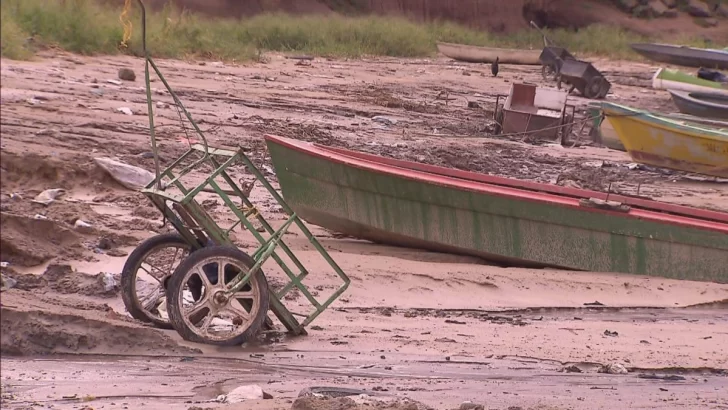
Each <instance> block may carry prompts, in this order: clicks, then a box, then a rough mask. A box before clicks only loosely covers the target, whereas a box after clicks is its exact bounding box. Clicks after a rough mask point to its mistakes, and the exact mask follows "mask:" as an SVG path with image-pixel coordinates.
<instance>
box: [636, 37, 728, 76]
mask: <svg viewBox="0 0 728 410" xmlns="http://www.w3.org/2000/svg"><path fill="white" fill-rule="evenodd" d="M631 46H632V49H633V50H634V51H636V52H637V53H639V54H640V55H642V56H643V57H645V58H647V59H649V60H652V61H657V62H660V63H667V64H674V65H681V66H685V67H705V68H715V69H719V70H726V69H728V52H726V51H724V50H718V49H711V48H695V47H687V46H676V45H672V44H655V43H636V44H631Z"/></svg>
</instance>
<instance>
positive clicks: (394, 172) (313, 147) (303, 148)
mask: <svg viewBox="0 0 728 410" xmlns="http://www.w3.org/2000/svg"><path fill="white" fill-rule="evenodd" d="M265 140H266V141H270V142H273V143H275V144H278V145H281V146H283V147H285V148H288V149H292V150H294V151H297V152H300V153H303V154H306V155H309V156H313V157H317V158H321V159H324V160H326V161H329V162H334V163H338V164H342V165H345V166H349V167H354V168H359V169H363V170H366V171H369V172H374V173H379V174H384V175H390V176H396V177H399V178H404V179H408V180H414V181H419V182H424V183H427V184H433V185H438V186H444V187H448V188H454V189H460V190H466V191H470V192H476V193H481V194H486V195H494V196H499V197H505V198H510V199H516V200H526V201H530V202H539V203H546V204H551V205H557V206H562V207H566V208H571V209H574V210H576V209H578V210H580V211H585V212H593V213H600V214H606V215H615V216H620V217H625V218H629V219H631V218H636V219H644V220H648V221H652V222H657V223H667V224H671V225H677V226H681V227H686V228H693V229H702V230H707V231H713V232H720V233H726V234H728V223H722V222H720V221H714V220H705V219H698V218H699V217H695V216H684V215H673V214H669V213H665V212H662V211H655V210H647V209H640V208H631V209H630V210H629V211H628V212H626V213H621V212H614V211H608V210H602V209H597V208H590V207H583V206H580V205H579V200H578V199H576V198H572V197H568V196H565V195H563V194H561V195H559V194H557V193H548V192H539V191H529V190H526V189H524V188H522V187H517V186H500V185H495V184H492V183H487V182H480V181H473V180H463V179H458V178H455V177H451V176H445V175H439V174H433V173H428V172H424V171H417V170H412V169H407V168H399V167H396V166H392V165H387V164H384V163H382V162H375V161H371V160H366V159H362V158H357V157H354V156H350V155H346V154H343V153H340V152H336V151H333V150H330V149H327V147H324V146H321V145H318V144H312V143H308V142H303V141H298V140H292V139H289V138H285V137H279V136H275V135H270V134H268V135H265ZM534 184H535V183H534ZM585 192H589V191H586V190H585Z"/></svg>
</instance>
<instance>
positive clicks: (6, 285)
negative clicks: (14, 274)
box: [0, 275, 18, 289]
mask: <svg viewBox="0 0 728 410" xmlns="http://www.w3.org/2000/svg"><path fill="white" fill-rule="evenodd" d="M17 284H18V281H16V280H15V279H13V278H11V277H8V276H5V275H0V288H2V289H12V288H14V287H15V285H17Z"/></svg>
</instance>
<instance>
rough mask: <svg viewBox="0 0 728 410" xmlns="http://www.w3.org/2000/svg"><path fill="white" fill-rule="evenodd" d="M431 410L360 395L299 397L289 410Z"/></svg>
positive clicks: (411, 401) (417, 403)
mask: <svg viewBox="0 0 728 410" xmlns="http://www.w3.org/2000/svg"><path fill="white" fill-rule="evenodd" d="M385 409H386V410H432V407H430V406H427V405H424V404H422V403H419V402H416V401H413V400H409V399H402V398H392V399H391V400H379V399H374V398H372V397H369V396H366V395H362V396H354V397H335V398H334V397H299V398H297V399H296V401H294V402H293V406H291V410H385Z"/></svg>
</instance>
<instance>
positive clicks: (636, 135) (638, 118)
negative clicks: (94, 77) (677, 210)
mask: <svg viewBox="0 0 728 410" xmlns="http://www.w3.org/2000/svg"><path fill="white" fill-rule="evenodd" d="M602 111H603V112H604V115H606V117H607V119H609V121H610V122H611V123H612V126H613V127H614V129H615V130H616V131H617V135H619V139H620V140H621V141H622V144H624V147H625V148H626V149H627V153H629V155H630V156H631V157H632V159H633V160H634V161H635V162H640V163H643V164H647V165H654V166H658V167H664V168H670V169H676V170H679V171H686V172H697V173H701V174H706V175H713V176H717V177H722V178H728V129H719V128H712V127H709V126H707V125H697V124H690V123H688V122H685V121H678V120H673V119H669V118H666V117H663V116H658V115H655V114H651V113H648V112H646V111H641V110H637V109H634V108H630V107H625V106H622V105H618V104H614V103H603V104H602Z"/></svg>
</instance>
